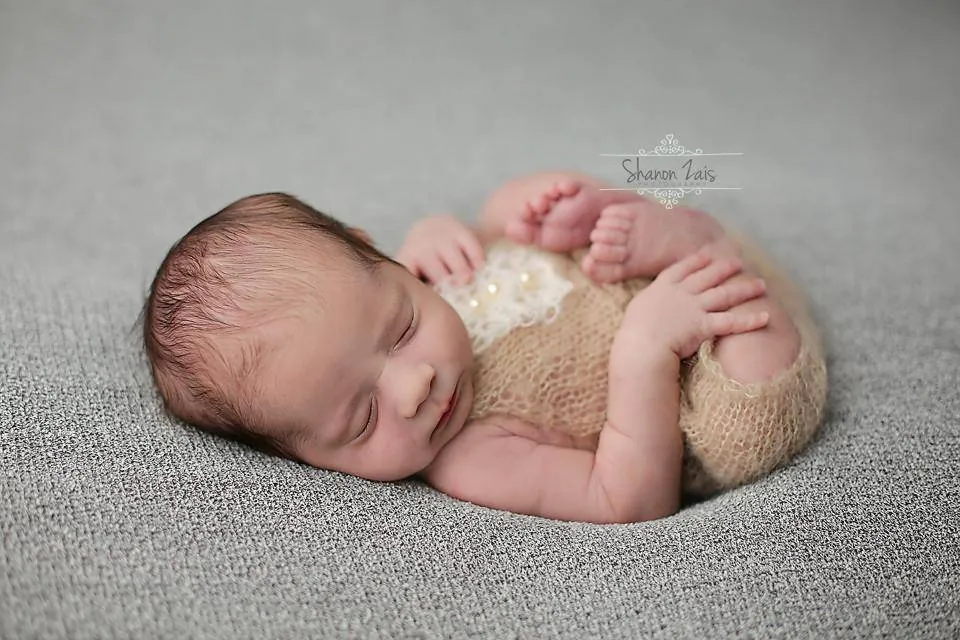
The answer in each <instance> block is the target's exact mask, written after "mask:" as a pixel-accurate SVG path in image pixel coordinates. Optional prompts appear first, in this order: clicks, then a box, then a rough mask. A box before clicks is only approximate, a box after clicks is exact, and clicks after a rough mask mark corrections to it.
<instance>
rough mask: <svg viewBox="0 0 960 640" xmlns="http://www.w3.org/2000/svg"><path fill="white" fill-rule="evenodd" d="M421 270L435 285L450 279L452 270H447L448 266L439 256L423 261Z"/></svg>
mask: <svg viewBox="0 0 960 640" xmlns="http://www.w3.org/2000/svg"><path fill="white" fill-rule="evenodd" d="M420 269H421V271H423V275H424V276H426V278H427V281H428V282H431V283H433V284H437V283H438V282H440V281H442V280H446V279H447V278H449V277H450V270H449V269H447V266H446V265H445V264H444V263H443V261H442V260H441V259H440V256H438V255H432V256H430V257H429V258H424V259H423V260H421V262H420Z"/></svg>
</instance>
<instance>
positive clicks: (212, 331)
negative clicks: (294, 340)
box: [140, 193, 390, 458]
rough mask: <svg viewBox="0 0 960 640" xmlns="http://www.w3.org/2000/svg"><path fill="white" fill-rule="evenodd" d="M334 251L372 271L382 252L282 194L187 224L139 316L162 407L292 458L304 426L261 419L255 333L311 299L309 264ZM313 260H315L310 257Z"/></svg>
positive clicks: (312, 269) (261, 351) (261, 352)
mask: <svg viewBox="0 0 960 640" xmlns="http://www.w3.org/2000/svg"><path fill="white" fill-rule="evenodd" d="M338 250H339V251H340V256H339V257H342V256H343V255H346V256H347V257H348V258H350V259H351V260H352V261H353V262H354V263H355V264H356V265H357V266H358V267H360V268H361V269H365V270H373V269H375V268H376V267H377V265H379V264H380V263H382V262H384V261H390V259H389V258H388V257H386V256H385V255H384V254H382V253H381V252H380V251H378V250H377V249H376V248H375V247H373V245H371V244H370V243H368V242H366V241H365V240H364V239H363V238H362V237H360V235H358V232H356V231H355V230H353V229H350V228H349V227H347V226H346V225H344V224H343V223H342V222H340V221H339V220H337V219H335V218H333V217H332V216H329V215H326V214H324V213H321V212H320V211H317V210H316V209H314V208H313V207H311V206H309V205H307V204H306V203H304V202H302V201H300V200H298V199H297V198H295V197H293V196H291V195H289V194H286V193H262V194H257V195H252V196H248V197H245V198H241V199H240V200H237V201H236V202H233V203H231V204H229V205H227V206H226V207H224V208H223V209H221V210H220V211H218V212H217V213H215V214H213V215H212V216H210V217H208V218H206V219H205V220H203V221H202V222H200V223H198V224H197V225H196V226H195V227H193V228H192V229H191V230H190V231H189V232H187V234H186V235H185V236H184V237H183V238H181V239H180V240H179V241H178V242H177V243H176V244H174V245H173V247H172V248H171V249H170V251H168V252H167V255H166V257H165V258H164V259H163V262H162V263H161V264H160V267H159V269H158V270H157V273H156V276H155V277H154V279H153V283H152V284H151V285H150V291H149V294H148V296H147V299H146V302H145V303H144V306H143V310H142V312H141V314H140V320H141V322H142V324H143V341H144V347H145V350H146V354H147V358H148V360H149V363H150V371H151V374H152V376H153V381H154V383H155V384H156V387H157V390H158V391H159V393H160V396H161V397H162V399H163V406H164V409H165V411H166V412H167V414H168V415H170V416H171V417H174V418H177V419H180V420H183V421H185V422H187V423H189V424H192V425H194V426H195V427H198V428H200V429H203V430H205V431H209V432H212V433H215V434H218V435H221V436H224V437H227V438H230V439H232V440H235V441H238V442H241V443H244V444H247V445H249V446H252V447H253V448H255V449H258V450H259V451H262V452H264V453H268V454H271V455H275V456H280V457H284V458H296V457H297V456H296V455H295V453H294V449H295V444H296V442H297V441H298V439H299V438H300V437H301V435H302V431H303V425H293V424H268V420H267V417H266V415H265V412H263V411H262V410H261V407H260V403H259V402H258V399H259V398H260V397H261V395H262V389H261V388H260V385H259V384H258V382H257V381H258V376H257V375H256V373H257V372H258V371H259V370H260V368H261V365H262V362H263V358H264V357H265V356H266V355H268V353H267V349H268V348H267V346H266V345H264V344H262V343H261V342H259V341H258V340H257V339H256V337H255V333H256V332H255V331H253V329H255V328H256V327H258V326H262V325H265V324H266V323H269V322H271V321H273V320H275V319H277V318H282V317H284V312H287V313H295V312H296V309H297V308H299V307H301V306H302V305H303V304H304V302H305V301H308V300H310V299H311V298H312V299H316V297H317V296H318V295H319V292H317V291H316V288H317V282H316V277H315V275H316V267H317V264H318V263H319V264H320V265H324V264H326V265H329V264H331V263H332V262H333V260H331V254H332V253H335V252H337V251H338ZM311 257H316V260H311V259H310V258H311Z"/></svg>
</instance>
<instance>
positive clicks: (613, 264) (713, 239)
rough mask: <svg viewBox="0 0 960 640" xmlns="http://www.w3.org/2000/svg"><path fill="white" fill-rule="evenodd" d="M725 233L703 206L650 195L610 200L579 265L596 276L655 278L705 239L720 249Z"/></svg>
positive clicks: (596, 278) (608, 279) (609, 279)
mask: <svg viewBox="0 0 960 640" xmlns="http://www.w3.org/2000/svg"><path fill="white" fill-rule="evenodd" d="M723 237H724V230H723V226H722V225H721V224H720V223H719V222H717V221H716V220H714V219H713V218H712V217H710V216H709V215H707V214H705V213H703V212H701V211H696V210H694V209H687V208H684V207H679V208H674V209H666V208H665V207H662V206H660V205H659V204H657V203H655V202H651V201H642V202H629V203H625V204H612V205H609V206H607V207H606V208H604V210H603V212H602V213H601V214H600V218H599V219H598V220H597V224H596V226H595V227H594V229H593V231H592V232H591V233H590V242H591V245H590V252H589V253H588V254H587V255H586V256H585V257H584V258H583V262H582V263H581V267H582V268H583V271H584V272H585V273H586V274H587V275H588V276H589V277H590V278H591V279H593V280H594V281H596V282H605V283H610V282H621V281H623V280H629V279H630V278H653V277H656V275H657V274H658V273H660V272H661V271H663V270H664V269H666V268H667V267H668V266H670V265H671V264H673V263H674V262H676V261H678V260H680V259H681V258H683V257H685V256H687V255H689V254H691V253H693V252H695V251H697V250H698V249H699V248H700V247H702V246H704V245H706V244H709V243H715V246H717V247H718V251H719V250H721V249H722V248H723V247H724V246H725V243H721V242H717V241H719V240H720V239H721V238H723Z"/></svg>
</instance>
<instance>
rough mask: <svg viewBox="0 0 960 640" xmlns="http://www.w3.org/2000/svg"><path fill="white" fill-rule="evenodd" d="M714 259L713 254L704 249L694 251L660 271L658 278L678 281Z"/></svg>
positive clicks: (672, 281) (673, 281)
mask: <svg viewBox="0 0 960 640" xmlns="http://www.w3.org/2000/svg"><path fill="white" fill-rule="evenodd" d="M711 260H713V256H711V255H710V254H709V253H707V252H706V251H705V250H704V249H701V250H700V251H697V252H696V253H692V254H690V255H689V256H687V257H686V258H684V259H682V260H679V261H677V262H674V263H673V264H672V265H670V266H669V267H667V268H666V269H664V270H663V271H661V272H660V275H658V276H657V280H662V281H665V282H671V283H677V282H680V281H681V280H683V279H684V278H686V277H687V276H688V275H690V274H691V273H694V272H696V271H698V270H700V269H702V268H703V267H705V266H706V265H708V264H709V263H710V261H711Z"/></svg>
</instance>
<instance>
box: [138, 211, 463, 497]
mask: <svg viewBox="0 0 960 640" xmlns="http://www.w3.org/2000/svg"><path fill="white" fill-rule="evenodd" d="M142 318H143V335H144V343H145V347H146V352H147V356H148V358H149V361H150V366H151V371H152V374H153V379H154V381H155V383H156V385H157V388H158V390H159V391H160V395H161V397H162V398H163V402H164V406H165V408H166V410H167V412H168V413H170V414H171V415H172V416H174V417H176V418H179V419H182V420H184V421H185V422H188V423H190V424H193V425H194V426H197V427H199V428H202V429H204V430H207V431H210V432H213V433H216V434H219V435H222V436H226V437H228V438H232V439H234V440H238V441H240V442H243V443H246V444H248V445H250V446H253V447H255V448H257V449H259V450H261V451H264V452H267V453H271V454H273V455H278V456H282V457H287V458H292V459H295V460H300V461H302V462H305V463H307V464H310V465H313V466H315V467H320V468H325V469H333V470H337V471H342V472H344V473H350V474H353V475H357V476H360V477H364V478H368V479H371V480H384V481H389V480H399V479H402V478H405V477H408V476H411V475H414V474H416V473H418V472H420V471H422V470H423V469H424V468H426V467H427V466H428V465H429V464H430V463H431V462H432V461H433V460H434V458H435V457H436V455H437V453H438V452H439V451H440V449H441V448H442V447H443V446H444V445H445V444H446V443H447V442H449V441H450V440H451V439H452V438H453V437H454V436H455V435H456V434H457V433H459V431H460V429H462V427H463V425H464V423H465V422H466V419H467V416H468V414H469V412H470V406H471V405H472V402H473V382H472V378H471V375H470V373H471V365H472V360H473V356H472V352H471V348H470V340H469V337H468V336H467V332H466V329H465V327H464V325H463V322H462V321H461V320H460V318H459V316H457V314H456V312H455V311H454V310H453V308H452V307H450V305H448V304H447V303H446V302H445V301H444V300H443V299H442V298H441V297H440V296H439V295H438V294H437V293H436V292H435V291H433V289H431V288H430V287H429V286H427V285H425V284H424V283H422V282H420V280H418V279H417V278H415V277H414V276H412V275H411V274H410V273H409V272H408V271H407V270H406V269H404V268H403V267H402V266H400V265H399V264H397V263H396V262H394V261H393V260H391V259H389V258H387V257H386V256H385V255H383V254H382V253H380V252H379V251H378V250H377V249H375V248H374V247H373V246H372V245H371V244H370V242H369V241H368V238H367V236H366V234H364V233H363V232H361V231H359V230H356V229H351V228H349V227H346V226H344V225H343V224H342V223H340V222H339V221H337V220H335V219H334V218H331V217H330V216H327V215H325V214H323V213H320V212H319V211H316V210H315V209H313V208H311V207H310V206H308V205H307V204H305V203H303V202H301V201H300V200H297V199H296V198H294V197H292V196H290V195H287V194H283V193H266V194H260V195H255V196H249V197H247V198H243V199H241V200H238V201H236V202H234V203H233V204H230V205H229V206H227V207H226V208H224V209H223V210H221V211H219V212H218V213H216V214H214V215H212V216H210V217H209V218H207V219H206V220H204V221H203V222H200V223H199V224H198V225H197V226H195V227H194V228H193V229H191V230H190V231H189V232H188V233H187V234H186V235H185V236H184V237H183V238H182V239H181V240H180V241H179V242H177V243H176V244H175V245H174V246H173V248H171V249H170V251H169V252H168V253H167V256H166V257H165V258H164V260H163V262H162V263H161V265H160V268H159V269H158V271H157V274H156V276H155V278H154V280H153V283H152V285H151V287H150V293H149V296H148V298H147V301H146V304H145V305H144V309H143V315H142ZM451 403H452V404H451ZM448 405H449V408H450V410H449V411H447V409H448Z"/></svg>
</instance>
